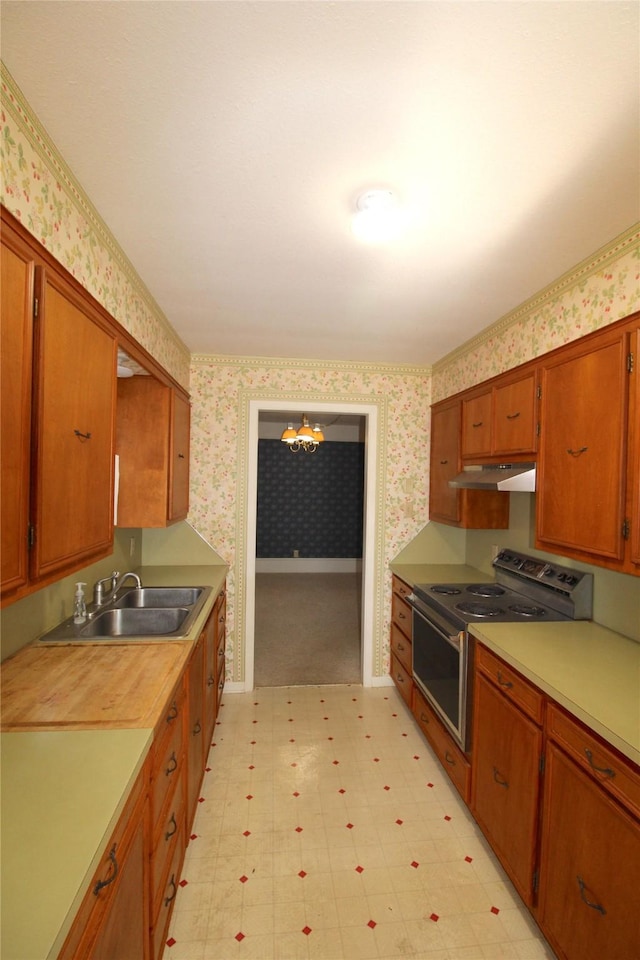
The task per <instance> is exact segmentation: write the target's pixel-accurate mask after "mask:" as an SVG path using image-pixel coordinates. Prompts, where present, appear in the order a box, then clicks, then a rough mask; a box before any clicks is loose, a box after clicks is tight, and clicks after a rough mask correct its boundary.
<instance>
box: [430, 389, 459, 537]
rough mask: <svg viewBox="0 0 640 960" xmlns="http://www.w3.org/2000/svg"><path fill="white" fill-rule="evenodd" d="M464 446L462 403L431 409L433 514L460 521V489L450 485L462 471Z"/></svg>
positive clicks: (440, 517)
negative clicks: (459, 462) (461, 463)
mask: <svg viewBox="0 0 640 960" xmlns="http://www.w3.org/2000/svg"><path fill="white" fill-rule="evenodd" d="M459 450H460V403H459V402H458V403H453V404H450V405H448V406H445V407H441V408H439V409H435V410H433V411H432V413H431V467H430V471H429V516H430V518H431V519H432V520H443V521H444V522H445V523H453V524H456V523H458V522H459V521H460V497H459V495H458V494H459V491H458V490H454V488H453V487H450V486H449V480H453V478H454V477H455V475H456V474H457V473H458V460H459Z"/></svg>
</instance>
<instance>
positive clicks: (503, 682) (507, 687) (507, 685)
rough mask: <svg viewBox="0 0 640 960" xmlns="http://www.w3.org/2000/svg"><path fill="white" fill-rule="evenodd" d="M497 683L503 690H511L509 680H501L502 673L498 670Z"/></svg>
mask: <svg viewBox="0 0 640 960" xmlns="http://www.w3.org/2000/svg"><path fill="white" fill-rule="evenodd" d="M498 683H499V684H500V686H501V687H504V688H505V690H511V687H512V686H513V684H512V682H511V680H503V679H502V673H501V672H500V670H498Z"/></svg>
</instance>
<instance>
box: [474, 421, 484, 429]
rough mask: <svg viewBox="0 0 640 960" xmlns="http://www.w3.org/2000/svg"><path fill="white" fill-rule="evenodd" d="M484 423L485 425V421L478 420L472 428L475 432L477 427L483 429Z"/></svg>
mask: <svg viewBox="0 0 640 960" xmlns="http://www.w3.org/2000/svg"><path fill="white" fill-rule="evenodd" d="M483 423H484V421H483V420H478V422H477V423H472V424H471V426H472V427H473V428H474V430H475V429H476V428H477V427H481V426H482V424H483Z"/></svg>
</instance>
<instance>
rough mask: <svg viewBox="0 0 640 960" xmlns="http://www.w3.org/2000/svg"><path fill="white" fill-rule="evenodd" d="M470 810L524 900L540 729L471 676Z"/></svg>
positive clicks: (532, 850)
mask: <svg viewBox="0 0 640 960" xmlns="http://www.w3.org/2000/svg"><path fill="white" fill-rule="evenodd" d="M474 703H475V716H474V734H473V750H472V755H473V771H474V772H473V787H472V794H471V811H472V813H473V815H474V816H475V818H476V820H477V821H478V823H479V825H480V827H481V828H482V831H483V833H484V834H485V836H486V837H487V839H488V840H489V842H490V843H491V846H492V847H493V849H494V850H495V852H496V853H497V854H498V856H499V857H500V860H501V862H502V865H503V866H504V868H505V869H506V871H507V873H508V874H509V876H510V878H511V880H512V881H513V884H514V886H515V888H516V890H517V891H518V893H519V894H520V896H521V897H522V899H523V900H524V902H525V903H526V904H527V905H528V906H531V904H532V902H533V894H534V873H535V864H536V842H537V833H538V831H537V823H538V807H539V794H540V759H541V756H542V730H541V729H540V727H539V726H537V725H536V724H535V723H533V721H532V720H530V719H529V717H527V716H525V715H524V714H523V713H522V712H521V711H520V710H519V709H518V708H517V707H516V706H515V704H514V703H513V702H512V701H511V700H510V699H509V698H508V696H507V695H506V694H505V693H503V692H502V691H500V690H498V689H497V688H496V687H495V686H494V685H493V684H492V683H491V682H490V681H489V680H488V679H487V678H486V677H485V676H484V675H483V674H482V673H479V672H478V673H477V674H476V683H475V690H474Z"/></svg>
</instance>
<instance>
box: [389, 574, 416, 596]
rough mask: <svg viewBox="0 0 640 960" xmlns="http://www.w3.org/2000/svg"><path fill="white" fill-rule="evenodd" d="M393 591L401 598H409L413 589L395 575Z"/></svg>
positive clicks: (392, 579) (392, 585)
mask: <svg viewBox="0 0 640 960" xmlns="http://www.w3.org/2000/svg"><path fill="white" fill-rule="evenodd" d="M391 589H392V590H393V592H394V593H397V594H398V596H399V597H403V598H404V597H408V596H409V594H410V593H411V587H410V586H409V585H408V584H406V583H405V582H404V580H401V579H400V577H396V575H395V573H394V574H393V576H392V578H391Z"/></svg>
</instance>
